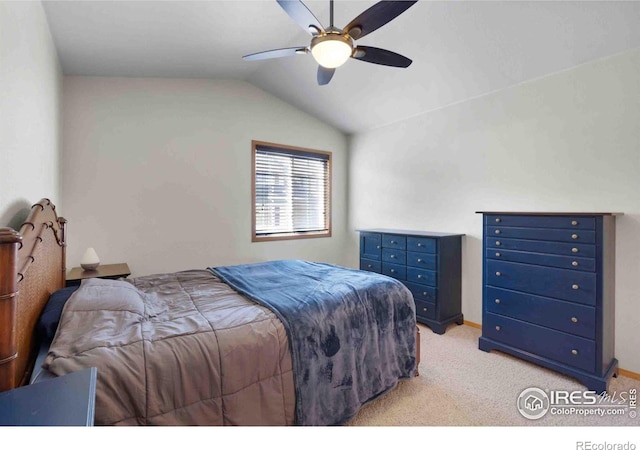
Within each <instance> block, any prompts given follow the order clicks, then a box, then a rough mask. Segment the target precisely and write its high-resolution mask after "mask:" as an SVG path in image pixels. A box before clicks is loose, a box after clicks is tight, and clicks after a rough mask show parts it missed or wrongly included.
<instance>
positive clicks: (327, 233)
mask: <svg viewBox="0 0 640 450" xmlns="http://www.w3.org/2000/svg"><path fill="white" fill-rule="evenodd" d="M261 146H262V147H272V148H275V149H282V150H285V151H288V152H300V153H307V154H308V153H312V154H319V155H323V156H325V157H327V172H328V173H327V182H328V186H326V191H327V201H326V202H325V204H326V210H325V214H326V227H327V229H326V230H323V231H308V232H288V233H273V234H270V235H268V236H259V235H257V234H256V154H257V151H258V147H261ZM332 156H333V155H332V153H331V152H329V151H325V150H316V149H310V148H304V147H296V146H292V145H284V144H276V143H273V142H264V141H256V140H252V141H251V242H267V241H285V240H291V239H312V238H325V237H331V222H332V221H331V211H332V203H333V202H332V201H331V197H332V192H333V165H332V164H333V163H332Z"/></svg>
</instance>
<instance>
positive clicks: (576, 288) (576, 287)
mask: <svg viewBox="0 0 640 450" xmlns="http://www.w3.org/2000/svg"><path fill="white" fill-rule="evenodd" d="M571 289H575V290H578V289H580V286H578V285H577V284H574V285H573V286H571Z"/></svg>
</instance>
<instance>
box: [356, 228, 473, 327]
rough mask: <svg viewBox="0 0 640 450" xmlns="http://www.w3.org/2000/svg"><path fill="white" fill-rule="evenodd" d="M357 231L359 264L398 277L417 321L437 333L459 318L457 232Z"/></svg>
mask: <svg viewBox="0 0 640 450" xmlns="http://www.w3.org/2000/svg"><path fill="white" fill-rule="evenodd" d="M358 231H359V232H360V269H361V270H368V271H371V272H377V273H381V274H384V275H387V276H390V277H393V278H396V279H398V280H400V281H402V282H403V283H404V284H405V286H407V288H408V289H409V290H410V291H411V293H412V294H413V298H414V301H415V304H416V318H417V320H418V322H421V323H424V324H425V325H428V326H429V327H430V328H431V329H432V330H433V331H434V332H435V333H438V334H442V333H444V332H445V330H446V328H447V326H448V325H450V324H451V323H454V322H455V323H457V324H460V325H461V324H462V323H463V321H464V319H463V316H462V311H461V281H460V280H461V251H462V236H464V235H462V234H450V233H429V232H424V231H409V230H396V229H380V228H376V229H364V230H358Z"/></svg>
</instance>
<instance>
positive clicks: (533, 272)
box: [408, 259, 596, 305]
mask: <svg viewBox="0 0 640 450" xmlns="http://www.w3.org/2000/svg"><path fill="white" fill-rule="evenodd" d="M485 275H486V278H485V280H486V284H487V285H488V286H493V287H501V288H507V289H512V290H516V291H524V292H527V293H531V294H536V295H542V296H544V297H552V298H558V299H561V300H568V301H572V302H577V303H584V304H587V305H595V304H596V274H595V273H591V272H580V271H577V270H566V269H555V268H549V267H541V266H534V265H531V264H520V263H512V262H503V261H496V260H493V259H487V260H486V274H485ZM408 279H409V280H410V281H413V280H411V278H410V277H409V278H408Z"/></svg>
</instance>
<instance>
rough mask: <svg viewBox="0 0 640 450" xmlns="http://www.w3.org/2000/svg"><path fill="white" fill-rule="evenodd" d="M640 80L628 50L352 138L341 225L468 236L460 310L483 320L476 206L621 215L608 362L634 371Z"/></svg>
mask: <svg viewBox="0 0 640 450" xmlns="http://www.w3.org/2000/svg"><path fill="white" fill-rule="evenodd" d="M639 74H640V51H632V52H627V53H624V54H620V55H616V56H613V57H610V58H607V59H604V60H600V61H596V62H593V63H589V64H585V65H582V66H579V67H576V68H574V69H572V70H569V71H565V72H562V73H558V74H554V75H551V76H548V77H545V78H542V79H538V80H535V81H532V82H529V83H525V84H521V85H518V86H515V87H512V88H510V89H505V90H502V91H499V92H495V93H493V94H491V95H487V96H483V97H480V98H476V99H473V100H470V101H467V102H464V103H460V104H456V105H452V106H450V107H447V108H444V109H441V110H437V111H432V112H426V113H424V114H421V115H419V116H416V117H414V118H412V119H410V120H406V121H403V122H400V123H396V124H392V125H389V126H386V127H384V128H379V129H376V130H373V131H370V132H366V133H362V134H359V135H356V136H354V137H353V138H352V142H351V146H350V152H351V157H350V162H349V165H350V169H349V192H350V196H349V208H350V220H349V228H350V229H351V230H353V229H355V228H360V227H394V228H405V229H416V230H429V231H443V232H456V233H465V234H466V237H465V239H464V244H463V254H462V257H463V268H462V269H463V286H462V297H463V298H462V302H463V305H462V309H463V313H464V316H465V319H466V320H469V321H472V322H476V323H480V322H481V321H482V216H481V215H480V214H476V213H475V212H476V211H482V210H498V211H500V210H504V211H510V210H511V211H514V210H515V211H603V212H623V213H624V215H623V216H621V217H619V218H618V219H617V245H616V252H617V261H616V356H617V358H618V360H619V362H620V366H621V367H622V368H624V369H627V370H632V371H634V372H640V352H638V348H640V333H638V323H639V320H640V276H639V275H640V101H639V99H640V76H639ZM350 236H351V239H350V242H351V245H352V248H353V250H352V251H351V252H350V254H351V256H352V258H351V260H350V261H349V264H350V265H352V266H356V265H357V264H358V263H357V245H358V243H357V236H356V234H355V233H353V232H352V233H351V235H350Z"/></svg>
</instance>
